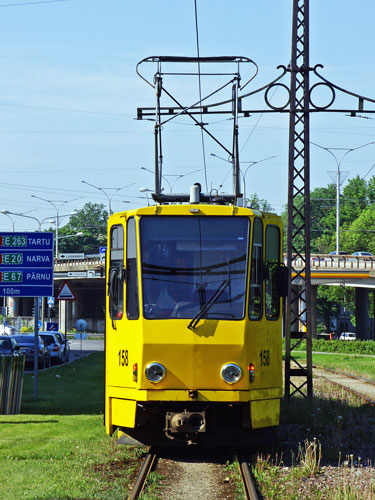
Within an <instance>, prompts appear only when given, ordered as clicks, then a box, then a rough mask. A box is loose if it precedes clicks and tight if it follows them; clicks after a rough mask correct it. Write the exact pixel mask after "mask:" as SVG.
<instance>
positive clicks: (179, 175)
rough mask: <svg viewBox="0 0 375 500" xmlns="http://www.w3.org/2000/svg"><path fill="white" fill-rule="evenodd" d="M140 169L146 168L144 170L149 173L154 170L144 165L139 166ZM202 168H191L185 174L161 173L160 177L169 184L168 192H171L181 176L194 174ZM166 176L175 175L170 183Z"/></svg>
mask: <svg viewBox="0 0 375 500" xmlns="http://www.w3.org/2000/svg"><path fill="white" fill-rule="evenodd" d="M139 168H140V169H141V170H146V172H150V173H151V174H153V173H154V172H153V171H152V170H150V169H149V168H146V167H139ZM201 170H202V169H201V168H199V169H198V170H193V171H192V172H187V173H186V174H165V175H162V179H164V180H165V182H166V183H167V184H168V186H169V192H170V193H172V191H173V186H174V185H175V184H176V182H177V181H178V180H179V179H181V178H182V177H186V176H187V175H191V174H195V173H196V172H200V171H201ZM167 177H176V179H175V180H174V181H173V182H172V184H171V183H170V182H169V180H168V179H167Z"/></svg>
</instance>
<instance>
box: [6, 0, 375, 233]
mask: <svg viewBox="0 0 375 500" xmlns="http://www.w3.org/2000/svg"><path fill="white" fill-rule="evenodd" d="M22 1H25V2H27V0H14V1H13V0H0V14H1V16H0V171H1V180H0V186H1V192H2V200H1V206H0V210H1V209H3V210H4V209H6V210H9V211H12V212H21V213H27V214H29V215H30V216H34V217H36V218H38V219H39V220H42V219H44V218H45V217H47V218H48V217H51V216H53V215H54V214H55V211H54V209H53V207H52V206H50V205H49V204H48V203H47V202H43V201H40V200H37V199H35V198H33V197H31V195H36V196H41V197H43V198H46V199H50V200H53V201H55V202H56V203H57V205H59V204H60V203H61V202H62V201H67V203H66V204H65V205H64V208H63V209H61V211H60V214H61V213H64V214H65V213H70V212H71V211H72V210H73V209H76V208H81V207H82V206H83V205H84V204H85V203H87V202H88V201H91V202H95V203H101V202H102V203H105V204H106V203H107V202H106V198H105V196H104V195H103V194H102V193H101V192H100V191H98V190H96V189H94V188H90V187H89V186H87V185H84V184H82V183H81V180H85V181H87V182H89V183H91V184H94V185H96V186H100V187H103V188H108V191H107V192H108V193H109V194H113V192H114V191H113V190H111V188H118V187H122V186H127V185H129V184H132V185H131V186H129V187H128V188H125V189H122V190H121V191H119V192H118V193H117V194H116V195H115V196H113V199H112V208H113V209H114V210H115V211H120V210H124V209H127V208H135V207H137V206H142V205H144V204H145V203H146V200H145V199H144V195H143V194H142V193H140V192H139V188H140V187H148V188H153V176H152V174H151V173H148V172H147V171H145V170H141V169H140V167H141V166H143V167H145V168H149V169H153V161H154V159H153V158H154V152H153V124H152V123H151V122H140V121H137V120H135V116H136V108H137V107H140V106H153V105H154V103H155V101H154V92H153V90H152V89H151V87H149V86H147V85H146V84H145V83H144V82H143V81H142V80H141V79H140V78H139V77H138V76H137V75H136V72H135V67H136V64H137V62H138V61H140V60H141V59H143V58H145V57H147V56H152V55H183V56H189V55H191V56H194V55H196V38H195V37H196V35H195V21H194V0H173V1H172V0H161V1H160V2H155V1H152V0H138V1H137V2H130V1H128V0H105V1H99V0H67V1H62V2H55V3H39V4H37V3H35V4H30V5H18V6H17V5H15V4H18V3H22ZM9 4H11V5H12V4H13V5H14V6H13V7H2V6H3V5H9ZM197 5H198V25H199V39H200V54H201V55H202V56H209V55H243V56H247V57H249V58H251V59H253V60H254V61H255V62H256V63H257V64H258V66H259V75H258V76H257V78H256V79H255V80H254V81H253V82H252V83H251V89H255V88H258V87H261V86H262V85H264V84H265V83H267V82H269V81H271V80H272V79H274V78H275V77H276V76H277V75H278V74H279V72H278V70H276V67H277V66H278V65H280V64H284V65H287V64H288V63H289V60H290V50H291V49H290V45H291V13H292V1H291V0H263V1H261V2H259V1H257V2H255V1H249V0H246V1H245V0H234V1H232V2H228V1H224V0H197ZM374 14H375V5H374V3H373V2H370V1H366V0H362V1H360V2H355V3H354V2H350V1H349V0H344V1H338V0H328V1H327V0H315V1H312V2H311V6H310V46H311V50H310V62H311V65H315V64H318V63H320V64H323V65H324V70H322V73H323V74H324V76H325V77H326V78H328V79H329V80H331V81H333V82H334V83H336V84H337V85H339V86H342V87H344V88H346V89H349V90H351V91H353V92H357V93H360V94H363V95H366V96H369V97H371V96H374V97H375V81H374V58H375V56H374V51H373V35H372V29H373V28H372V22H373V19H374ZM151 69H152V68H151V67H150V70H151ZM283 83H285V84H289V77H288V78H286V79H284V81H283ZM166 84H168V82H166ZM202 85H203V93H205V92H206V91H208V89H209V88H210V85H209V83H207V84H206V82H205V81H203V82H202ZM173 89H174V90H175V91H176V93H177V94H176V95H177V96H178V98H179V99H181V100H182V102H184V103H191V102H193V100H196V99H197V96H198V82H197V79H194V80H193V79H187V80H184V79H181V80H180V81H177V80H176V81H173ZM323 97H324V96H323ZM275 99H282V95H281V94H280V95H277V94H275ZM347 103H348V106H354V105H355V102H354V100H352V101H347ZM256 104H257V106H258V107H262V106H264V102H263V101H262V100H261V99H260V100H259V101H258V102H257V103H256ZM371 118H372V117H371ZM374 118H375V115H374ZM176 122H177V120H176ZM240 125H241V128H240V150H241V160H242V161H245V162H246V161H259V160H262V159H263V158H267V157H269V156H273V155H277V157H276V158H273V159H271V160H269V161H267V162H264V163H260V164H259V165H254V166H253V167H251V168H250V169H249V170H248V173H247V176H246V190H247V193H248V194H249V193H254V192H255V193H257V194H258V195H259V196H260V197H261V198H266V199H267V200H268V201H269V202H270V203H271V205H272V206H273V207H274V209H275V210H276V211H277V212H280V211H281V210H282V208H283V206H284V204H285V203H286V194H287V158H288V117H287V116H286V115H282V116H279V115H275V114H273V115H266V114H262V115H260V116H259V115H255V116H253V117H250V118H248V119H242V120H241V124H240ZM231 126H232V124H231V122H223V123H219V124H216V125H214V126H213V130H214V131H215V132H216V133H218V134H219V136H220V137H221V138H222V139H223V140H225V141H226V142H227V143H229V144H230V142H231ZM163 140H164V161H165V163H164V173H165V175H166V176H169V175H171V176H172V175H184V174H189V172H191V171H193V170H197V169H202V168H203V160H202V150H201V138H200V133H199V130H197V127H194V126H192V125H191V124H189V122H188V121H187V120H186V119H184V120H180V121H178V122H177V123H176V124H174V123H172V124H170V126H168V125H166V126H165V127H164V130H163ZM311 140H312V141H313V142H316V143H318V144H320V145H322V146H324V147H332V148H346V147H349V148H355V147H357V146H360V145H363V144H366V143H368V142H371V141H373V140H375V133H374V121H373V120H372V119H371V120H368V119H361V118H350V117H346V116H345V115H341V114H331V115H329V114H326V113H324V114H321V115H320V116H316V115H314V116H312V118H311ZM205 150H206V163H207V175H208V182H209V186H210V187H211V186H212V187H218V186H219V185H220V184H221V183H223V181H224V179H225V181H224V183H223V190H224V191H227V192H228V191H231V184H230V175H229V176H227V177H226V175H227V173H228V164H226V163H225V162H224V161H221V160H219V159H215V158H214V157H212V156H210V153H214V154H217V155H219V156H223V155H222V152H221V151H220V150H219V149H218V148H217V147H216V146H215V145H214V144H213V143H212V142H211V141H209V140H207V139H206V140H205ZM311 154H312V156H311V187H312V188H314V187H317V186H322V185H326V184H327V183H328V182H329V176H328V174H327V172H328V171H332V170H335V168H336V165H335V163H334V162H333V161H332V160H333V159H332V158H331V156H330V155H329V154H328V153H327V152H325V151H323V150H319V149H318V148H314V147H312V150H311ZM374 162H375V145H374V146H368V147H366V148H363V149H361V150H359V151H358V152H353V153H351V154H350V155H348V157H347V159H345V161H343V163H342V169H343V170H346V171H348V172H349V177H354V176H355V175H362V176H363V175H365V173H366V172H367V171H368V170H369V168H370V167H371V166H372V165H373V163H374ZM244 167H246V165H245V164H244ZM374 171H375V169H374ZM374 173H375V172H374ZM167 178H168V179H169V180H170V181H171V182H173V180H175V179H176V178H174V177H167ZM196 181H200V182H201V183H202V184H203V183H204V177H203V173H202V171H201V172H198V173H197V174H194V175H186V176H185V177H183V178H181V179H180V180H178V181H176V183H175V185H174V189H175V191H179V192H181V191H187V190H188V189H189V185H190V184H191V183H193V182H196ZM133 183H136V184H133ZM165 187H166V189H167V190H168V186H167V185H166V186H165ZM142 197H143V198H142ZM77 198H79V199H78V200H77ZM123 200H125V201H127V202H130V203H126V204H125V203H124V202H123ZM14 221H15V228H16V230H19V231H22V230H35V229H37V224H36V221H34V220H32V219H27V218H20V217H14ZM0 227H1V228H2V230H10V229H11V222H10V220H9V219H8V218H7V217H6V216H4V215H1V214H0ZM43 227H45V226H43Z"/></svg>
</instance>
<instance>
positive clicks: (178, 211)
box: [110, 203, 281, 222]
mask: <svg viewBox="0 0 375 500" xmlns="http://www.w3.org/2000/svg"><path fill="white" fill-rule="evenodd" d="M142 215H156V216H157V215H162V216H163V215H177V216H178V215H179V216H190V217H192V216H197V215H207V216H215V215H217V216H228V217H229V216H242V217H244V216H245V217H252V216H258V217H262V218H264V219H271V220H272V219H273V220H274V221H275V222H280V219H281V217H280V216H279V215H276V214H274V213H271V212H262V211H260V210H255V209H252V208H244V207H238V206H235V205H210V204H203V203H200V204H196V205H190V204H183V205H180V204H178V205H177V204H170V205H159V204H156V205H152V206H149V207H142V208H136V209H133V210H126V211H123V212H117V213H115V214H113V215H111V217H110V220H114V219H117V220H118V218H122V217H125V218H129V217H132V216H142Z"/></svg>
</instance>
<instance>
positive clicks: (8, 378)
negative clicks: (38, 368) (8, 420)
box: [0, 356, 25, 415]
mask: <svg viewBox="0 0 375 500" xmlns="http://www.w3.org/2000/svg"><path fill="white" fill-rule="evenodd" d="M24 367H25V356H0V414H1V415H15V414H17V413H20V411H21V401H22V387H23V373H24Z"/></svg>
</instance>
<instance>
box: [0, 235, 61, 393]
mask: <svg viewBox="0 0 375 500" xmlns="http://www.w3.org/2000/svg"><path fill="white" fill-rule="evenodd" d="M52 295H53V233H47V232H46V233H41V232H35V233H3V232H1V233H0V297H34V314H35V323H34V326H35V332H34V334H35V343H34V345H35V349H34V400H35V401H36V399H37V395H38V378H37V377H38V351H39V338H38V321H39V298H40V297H49V296H52Z"/></svg>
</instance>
